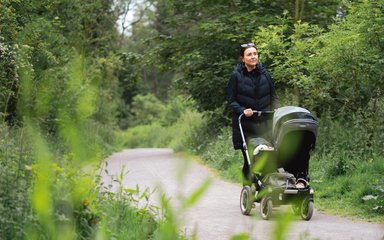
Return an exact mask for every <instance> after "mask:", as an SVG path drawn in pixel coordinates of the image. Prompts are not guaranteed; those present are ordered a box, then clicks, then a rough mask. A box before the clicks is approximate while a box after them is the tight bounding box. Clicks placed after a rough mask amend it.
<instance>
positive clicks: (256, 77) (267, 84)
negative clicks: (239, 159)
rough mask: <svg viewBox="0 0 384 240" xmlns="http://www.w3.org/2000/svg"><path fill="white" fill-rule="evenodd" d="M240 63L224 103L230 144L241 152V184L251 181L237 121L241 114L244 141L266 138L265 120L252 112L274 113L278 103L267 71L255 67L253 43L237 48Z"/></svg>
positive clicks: (266, 123) (256, 60)
mask: <svg viewBox="0 0 384 240" xmlns="http://www.w3.org/2000/svg"><path fill="white" fill-rule="evenodd" d="M240 57H241V63H239V64H238V65H237V67H236V69H235V71H234V72H233V74H232V76H231V78H230V80H229V83H228V88H227V90H228V102H229V107H230V108H231V109H232V110H233V115H232V141H233V146H234V148H235V149H241V150H242V153H243V157H244V166H243V184H249V183H250V181H252V179H250V178H251V174H250V169H249V166H248V164H247V158H246V153H245V150H244V149H243V141H242V138H241V135H240V129H239V122H238V117H239V116H240V114H242V113H244V116H245V118H243V119H242V127H243V130H244V135H245V137H246V139H250V138H252V137H257V136H259V137H264V138H266V137H267V136H266V135H268V133H269V131H270V127H269V126H268V121H267V119H266V117H258V116H255V115H253V111H270V110H272V109H276V108H277V105H278V99H277V96H276V93H275V87H274V85H273V82H272V79H271V77H270V75H269V74H268V72H267V70H266V69H265V68H264V67H263V66H262V65H261V63H259V55H258V51H257V48H256V46H255V44H254V43H247V44H242V45H241V50H240Z"/></svg>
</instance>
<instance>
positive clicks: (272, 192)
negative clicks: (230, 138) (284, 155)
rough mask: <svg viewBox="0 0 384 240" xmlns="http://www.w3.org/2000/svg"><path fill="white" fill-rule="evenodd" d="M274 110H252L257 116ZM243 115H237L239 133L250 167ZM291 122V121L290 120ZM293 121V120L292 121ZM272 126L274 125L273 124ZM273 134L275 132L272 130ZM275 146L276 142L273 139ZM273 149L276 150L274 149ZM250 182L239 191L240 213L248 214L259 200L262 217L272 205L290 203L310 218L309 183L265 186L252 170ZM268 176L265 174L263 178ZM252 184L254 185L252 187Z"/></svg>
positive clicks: (298, 212)
mask: <svg viewBox="0 0 384 240" xmlns="http://www.w3.org/2000/svg"><path fill="white" fill-rule="evenodd" d="M274 113H275V111H253V114H257V116H258V117H260V116H262V115H265V114H274ZM244 116H245V115H244V114H243V113H242V114H240V116H239V117H238V120H239V121H238V122H239V129H240V134H241V137H242V140H243V150H244V151H245V156H246V161H247V164H248V166H249V169H252V168H251V165H252V163H251V159H250V156H249V153H248V146H247V142H246V139H245V134H244V131H243V127H242V124H241V120H242V118H243V117H244ZM291 122H292V121H291ZM293 122H294V121H293ZM308 123H309V124H312V123H313V122H312V121H308ZM273 128H274V125H273ZM273 135H275V133H274V132H273ZM273 143H274V144H273V145H274V146H275V144H276V142H275V141H273ZM273 151H277V150H276V149H274V150H273ZM252 174H253V176H252V183H251V186H248V185H245V186H243V189H242V191H241V195H240V209H241V212H242V214H244V215H249V214H250V212H251V209H252V207H254V202H260V214H261V216H262V218H263V219H265V220H267V219H269V218H270V217H271V214H272V208H273V206H280V205H286V204H291V203H293V204H292V209H293V211H294V213H296V214H300V215H301V218H302V219H303V220H310V219H311V217H312V214H313V194H314V190H313V189H312V188H311V187H310V186H309V184H308V185H307V186H306V187H305V188H303V189H298V188H295V187H288V185H287V186H286V187H285V188H283V187H276V186H266V185H264V183H263V181H262V179H260V176H258V175H257V174H255V173H254V172H253V170H252ZM267 177H268V175H267V176H265V178H264V180H265V179H266V178H267ZM252 184H254V185H255V186H254V187H253V186H252Z"/></svg>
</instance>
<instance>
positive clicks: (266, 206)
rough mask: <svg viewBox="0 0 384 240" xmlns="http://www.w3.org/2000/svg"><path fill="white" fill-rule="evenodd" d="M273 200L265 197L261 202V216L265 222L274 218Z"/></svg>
mask: <svg viewBox="0 0 384 240" xmlns="http://www.w3.org/2000/svg"><path fill="white" fill-rule="evenodd" d="M272 210H273V205H272V199H271V198H270V197H268V196H266V197H263V198H262V199H261V201H260V215H261V217H262V218H263V219H264V220H268V219H269V218H270V217H271V216H272Z"/></svg>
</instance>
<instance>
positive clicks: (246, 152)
mask: <svg viewBox="0 0 384 240" xmlns="http://www.w3.org/2000/svg"><path fill="white" fill-rule="evenodd" d="M252 112H253V114H257V117H261V116H262V115H269V114H274V113H275V111H255V110H253V111H252ZM243 116H245V115H244V113H242V114H240V116H239V129H240V134H241V139H242V140H243V149H244V151H245V154H246V156H247V162H248V165H249V166H251V160H250V159H249V154H248V147H247V143H246V141H245V136H244V131H243V126H242V125H241V119H242V118H243Z"/></svg>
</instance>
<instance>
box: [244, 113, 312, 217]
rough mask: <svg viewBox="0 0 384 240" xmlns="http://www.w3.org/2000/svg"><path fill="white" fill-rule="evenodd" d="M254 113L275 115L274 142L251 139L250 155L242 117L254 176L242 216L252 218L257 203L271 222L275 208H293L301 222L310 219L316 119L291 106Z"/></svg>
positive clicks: (245, 193)
mask: <svg viewBox="0 0 384 240" xmlns="http://www.w3.org/2000/svg"><path fill="white" fill-rule="evenodd" d="M254 113H256V114H258V115H259V116H260V115H262V114H273V123H272V134H271V136H272V139H271V140H270V141H267V140H265V139H261V138H255V139H250V140H249V142H248V145H250V146H252V148H251V149H250V150H252V151H250V152H251V154H250V153H249V152H248V145H247V142H246V139H245V137H244V132H243V129H242V126H241V119H242V117H243V116H242V115H240V117H239V126H240V132H241V135H242V137H243V142H244V145H243V147H244V150H245V151H246V157H247V163H248V164H249V166H250V168H251V169H252V174H253V177H252V184H251V185H245V186H244V187H243V189H242V191H241V195H240V209H241V212H242V213H243V214H244V215H249V214H250V212H251V210H252V207H254V206H255V204H254V203H255V202H259V203H260V214H261V216H262V218H263V219H269V218H270V217H271V214H272V209H273V207H278V206H280V205H292V209H293V211H294V213H296V214H298V215H300V216H301V218H302V219H304V220H309V219H311V217H312V214H313V193H314V190H313V189H312V187H311V186H310V184H309V179H310V178H309V172H308V166H309V164H308V163H309V158H310V152H311V151H312V150H313V149H314V147H315V143H316V137H317V130H318V122H317V120H316V118H315V117H314V116H313V115H312V114H311V113H310V112H309V111H308V110H306V109H304V108H300V107H291V106H289V107H282V108H279V109H277V110H276V111H275V112H258V111H255V112H254ZM250 155H251V156H252V157H250Z"/></svg>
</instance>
